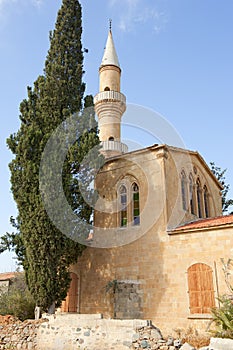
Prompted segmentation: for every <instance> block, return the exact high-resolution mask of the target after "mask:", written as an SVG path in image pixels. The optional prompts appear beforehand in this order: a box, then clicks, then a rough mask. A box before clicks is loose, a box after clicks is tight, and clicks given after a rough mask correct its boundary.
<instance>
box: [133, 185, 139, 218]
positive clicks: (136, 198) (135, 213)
mask: <svg viewBox="0 0 233 350" xmlns="http://www.w3.org/2000/svg"><path fill="white" fill-rule="evenodd" d="M132 194H133V203H132V205H133V208H132V209H133V210H132V211H133V225H139V224H140V203H139V187H138V185H137V184H136V183H135V182H134V183H133V185H132Z"/></svg>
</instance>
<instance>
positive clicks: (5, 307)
mask: <svg viewBox="0 0 233 350" xmlns="http://www.w3.org/2000/svg"><path fill="white" fill-rule="evenodd" d="M35 305H36V304H35V301H34V299H33V297H32V295H31V293H30V292H29V290H28V288H27V285H26V281H25V276H24V273H18V275H17V276H16V277H15V278H14V279H13V280H12V282H11V284H10V286H9V290H8V291H2V293H1V290H0V315H13V316H15V317H17V318H19V319H20V320H21V321H24V320H26V319H28V318H34V309H35Z"/></svg>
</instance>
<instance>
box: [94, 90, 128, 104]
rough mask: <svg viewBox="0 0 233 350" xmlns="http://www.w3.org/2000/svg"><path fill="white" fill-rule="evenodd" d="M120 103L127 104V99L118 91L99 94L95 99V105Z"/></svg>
mask: <svg viewBox="0 0 233 350" xmlns="http://www.w3.org/2000/svg"><path fill="white" fill-rule="evenodd" d="M106 100H107V101H119V102H123V103H126V97H125V95H123V94H122V93H120V92H118V91H102V92H99V93H98V94H97V95H95V97H94V103H95V104H96V103H97V102H100V101H106Z"/></svg>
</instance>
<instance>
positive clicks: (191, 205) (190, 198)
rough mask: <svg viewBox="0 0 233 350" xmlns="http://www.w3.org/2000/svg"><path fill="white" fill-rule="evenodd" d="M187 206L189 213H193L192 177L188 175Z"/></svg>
mask: <svg viewBox="0 0 233 350" xmlns="http://www.w3.org/2000/svg"><path fill="white" fill-rule="evenodd" d="M189 206H190V212H191V214H195V210H194V198H193V177H192V174H190V175H189Z"/></svg>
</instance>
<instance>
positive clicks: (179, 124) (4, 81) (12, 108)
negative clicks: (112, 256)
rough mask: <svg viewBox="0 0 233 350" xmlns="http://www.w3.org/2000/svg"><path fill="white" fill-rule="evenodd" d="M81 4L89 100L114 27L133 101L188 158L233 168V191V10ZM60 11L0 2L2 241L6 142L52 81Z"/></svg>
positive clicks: (50, 5) (7, 208)
mask: <svg viewBox="0 0 233 350" xmlns="http://www.w3.org/2000/svg"><path fill="white" fill-rule="evenodd" d="M81 4H82V7H83V45H84V47H85V48H88V50H89V52H88V53H87V54H85V71H86V74H85V75H84V81H85V82H86V92H87V93H88V94H89V93H91V94H93V95H94V94H96V93H97V92H98V67H99V65H100V62H101V58H102V55H103V49H104V46H105V42H106V38H107V32H108V19H109V18H112V20H113V36H114V41H115V46H116V49H117V53H118V57H119V61H120V64H121V68H122V92H123V93H124V94H125V95H126V97H127V101H128V102H130V103H134V104H139V105H141V106H144V107H148V108H150V109H153V110H154V111H157V112H159V113H160V114H162V115H163V117H164V118H166V120H167V121H169V122H170V123H171V124H172V125H173V127H174V128H175V129H176V130H177V132H178V133H179V134H180V136H181V138H182V139H183V142H184V144H185V146H186V148H188V149H191V150H198V151H199V152H200V154H201V155H202V156H203V157H204V159H205V160H206V162H207V163H209V162H210V161H215V163H216V164H217V165H219V166H220V167H222V168H227V169H228V170H227V182H228V183H230V184H231V187H232V190H233V164H232V150H233V138H232V128H233V45H232V43H233V2H232V0H224V1H222V0H96V1H87V0H86V1H85V0H82V1H81ZM60 5H61V1H60V0H52V1H51V0H0V52H1V55H0V67H1V68H0V70H1V105H0V110H1V121H2V126H1V128H0V159H1V172H0V179H1V187H0V195H1V197H0V198H1V203H2V205H1V212H0V234H1V233H5V232H6V231H11V227H10V225H9V217H10V216H11V215H13V216H14V215H15V214H16V209H15V204H14V202H13V199H12V195H11V193H10V182H9V171H8V163H9V162H10V160H11V153H10V152H9V151H8V149H7V147H6V138H7V137H8V136H9V135H10V134H11V133H13V132H16V131H17V130H18V128H19V118H18V115H19V104H20V102H21V101H22V99H24V98H25V97H26V88H27V86H28V85H29V86H32V84H33V82H34V81H35V80H36V78H37V77H38V75H39V74H41V73H42V71H43V65H44V61H45V57H46V53H47V50H48V47H49V40H48V37H49V31H50V30H52V29H53V28H54V23H55V19H56V15H57V11H58V9H59V8H60ZM142 120H143V116H142ZM131 133H132V130H131ZM123 134H124V135H127V131H125V132H123ZM130 137H131V139H134V138H135V142H136V141H137V138H140V137H141V139H140V143H141V144H142V145H144V146H148V139H149V138H147V137H145V135H144V136H140V135H137V134H136V133H135V135H130ZM231 196H233V191H231ZM14 268H15V263H14V260H12V256H11V255H9V254H3V255H0V272H5V271H11V270H14Z"/></svg>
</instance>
